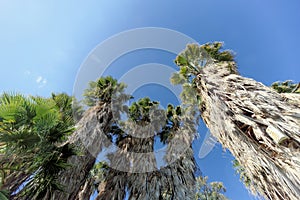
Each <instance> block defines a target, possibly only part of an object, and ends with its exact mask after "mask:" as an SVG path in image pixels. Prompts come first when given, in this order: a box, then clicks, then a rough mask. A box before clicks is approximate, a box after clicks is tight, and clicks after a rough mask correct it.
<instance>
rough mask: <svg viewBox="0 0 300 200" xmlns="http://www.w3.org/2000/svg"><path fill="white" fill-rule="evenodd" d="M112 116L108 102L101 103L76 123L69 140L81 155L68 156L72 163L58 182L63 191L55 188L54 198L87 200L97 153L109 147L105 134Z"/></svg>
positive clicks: (92, 187)
mask: <svg viewBox="0 0 300 200" xmlns="http://www.w3.org/2000/svg"><path fill="white" fill-rule="evenodd" d="M111 119H112V112H111V106H110V104H109V103H103V104H100V105H97V106H94V107H92V108H90V109H89V110H88V111H87V112H86V114H85V115H84V116H83V118H82V119H81V120H80V121H79V122H78V124H77V125H76V126H77V130H76V131H75V132H74V133H73V134H72V135H71V137H70V138H69V140H68V142H69V143H70V144H75V145H76V146H77V147H78V148H79V150H80V154H79V155H75V156H71V157H70V158H69V159H68V164H70V165H71V166H70V167H69V168H67V169H66V170H65V171H62V172H61V173H60V174H59V178H58V182H59V183H60V184H61V185H62V186H63V190H64V192H61V191H55V192H54V194H53V196H52V199H53V200H56V199H64V200H67V199H69V200H74V199H78V200H85V199H89V196H90V195H91V194H92V192H93V190H94V186H93V180H92V179H91V177H89V173H90V170H91V169H92V167H93V165H94V163H95V159H96V156H97V154H98V153H99V152H100V151H101V150H102V149H103V148H105V147H108V146H109V140H107V139H105V138H106V135H105V133H108V131H109V130H110V124H111Z"/></svg>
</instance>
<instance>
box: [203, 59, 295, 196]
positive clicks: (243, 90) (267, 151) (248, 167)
mask: <svg viewBox="0 0 300 200" xmlns="http://www.w3.org/2000/svg"><path fill="white" fill-rule="evenodd" d="M214 65H218V66H214ZM227 65H228V63H226V62H223V63H222V62H221V63H217V64H212V65H210V66H206V67H205V68H204V69H203V70H202V73H201V75H199V76H198V77H197V88H198V93H199V94H200V96H201V100H202V102H203V103H202V104H204V105H205V109H202V113H201V115H202V118H203V119H204V121H205V123H206V124H207V126H208V127H209V129H210V131H211V133H212V134H213V135H214V136H215V137H216V138H218V140H219V142H221V143H222V145H223V147H224V148H228V149H229V150H230V151H231V153H232V154H233V155H234V156H235V157H236V159H237V160H238V162H239V163H240V164H241V166H243V168H244V169H245V173H246V174H247V176H248V177H249V178H250V179H251V182H250V184H249V188H250V190H251V191H252V192H253V193H257V192H258V193H260V194H262V195H263V196H264V197H266V198H268V199H278V200H279V199H294V200H296V199H298V197H299V196H300V189H299V185H300V173H299V172H300V126H299V116H300V107H299V96H298V97H294V98H289V97H286V98H284V97H283V95H281V94H278V93H277V92H275V91H274V90H272V89H270V88H269V87H266V86H264V85H263V84H261V83H259V82H256V81H254V80H253V79H249V78H244V77H241V76H239V75H236V74H231V73H230V72H229V71H228V66H227ZM275 130H276V131H275ZM275 132H276V133H275Z"/></svg>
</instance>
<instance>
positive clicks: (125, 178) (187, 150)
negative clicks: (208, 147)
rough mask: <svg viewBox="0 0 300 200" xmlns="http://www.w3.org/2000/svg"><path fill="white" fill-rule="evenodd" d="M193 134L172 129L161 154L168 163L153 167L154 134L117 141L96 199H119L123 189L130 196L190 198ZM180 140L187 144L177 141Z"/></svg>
mask: <svg viewBox="0 0 300 200" xmlns="http://www.w3.org/2000/svg"><path fill="white" fill-rule="evenodd" d="M194 134H195V133H194V132H193V133H192V134H191V133H190V132H189V131H183V132H181V133H176V136H175V137H174V138H173V139H172V140H171V142H170V144H169V145H168V149H167V153H166V156H165V160H166V162H167V163H168V164H169V165H167V166H166V167H164V168H162V169H158V168H157V163H156V160H155V156H154V153H153V152H154V137H149V138H134V137H131V136H128V137H126V138H124V139H123V140H121V141H120V142H119V144H118V146H119V150H118V152H117V153H114V154H113V155H112V156H109V159H110V161H111V165H112V167H113V168H111V169H110V171H109V173H108V176H107V177H106V180H105V182H103V183H101V184H100V185H99V187H98V191H99V194H98V197H97V198H96V199H97V200H110V199H116V200H121V199H124V197H125V196H126V190H127V192H128V199H130V200H157V199H174V200H177V199H178V200H181V199H193V198H194V193H193V189H194V187H193V186H194V184H195V176H194V172H195V169H196V167H195V161H194V157H193V151H192V147H191V146H190V144H191V140H192V139H193V136H194ZM183 142H186V143H187V144H184V145H180V144H183ZM171 143H172V144H171ZM182 147H183V148H182ZM130 152H134V155H132V154H131V153H130ZM135 153H137V154H135ZM146 153H147V154H146ZM173 155H177V157H175V158H174V157H173ZM178 155H180V156H178ZM117 169H118V170H117ZM120 170H122V171H120Z"/></svg>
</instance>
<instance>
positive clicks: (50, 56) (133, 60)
mask: <svg viewBox="0 0 300 200" xmlns="http://www.w3.org/2000/svg"><path fill="white" fill-rule="evenodd" d="M299 9H300V2H299V1H298V0H289V1H280V0H272V1H271V0H265V1H259V0H252V1H245V0H226V1H224V0H193V1H188V0H187V1H176V0H164V1H158V0H151V1H149V0H148V1H146V0H145V1H138V0H128V1H121V0H119V1H116V0H110V1H101V0H99V1H85V2H84V1H71V0H69V1H68V0H66V1H43V2H42V1H30V0H28V1H14V0H0V28H1V29H0V30H1V31H0V69H1V75H2V77H1V79H0V89H1V92H2V91H19V92H22V93H26V94H33V95H35V94H37V95H42V96H49V94H50V93H51V92H67V93H69V94H72V90H73V84H74V81H75V78H76V74H77V71H78V70H79V67H80V65H81V63H82V62H83V60H84V59H85V58H86V56H87V55H88V53H89V52H90V51H91V50H92V49H93V48H94V47H95V46H96V45H97V44H99V43H101V42H103V41H104V40H105V39H107V38H108V37H110V36H112V35H114V34H117V33H119V32H121V31H125V30H129V29H132V28H141V27H148V26H151V27H163V28H169V29H173V30H176V31H179V32H182V33H184V34H186V35H188V36H190V37H191V38H194V39H195V40H197V41H198V42H199V43H206V42H209V41H224V42H225V48H228V49H232V50H233V51H235V52H236V60H237V62H238V65H239V71H240V73H241V74H242V75H243V76H247V77H251V78H254V79H255V80H257V81H260V82H262V83H264V84H266V85H270V84H271V83H272V82H274V81H277V80H286V79H291V80H294V81H296V82H299V81H300V79H299V72H300V68H299V64H298V63H299V61H298V57H299V53H300V50H299V47H300V38H299V35H300V20H299V19H300V12H299ZM135 56H136V57H134V55H133V57H130V55H129V57H128V58H127V59H125V60H124V61H126V63H127V65H130V64H142V63H147V62H158V63H165V64H168V65H172V60H173V59H174V56H173V55H170V54H167V53H162V52H157V51H156V52H155V51H153V52H152V51H149V52H144V54H143V56H139V53H138V52H137V54H136V55H135ZM121 61H122V58H121V59H120V60H119V61H118V60H117V61H116V62H114V63H113V64H112V66H111V67H112V68H113V67H114V66H115V67H117V66H116V65H121V64H122V65H123V64H124V62H121ZM174 67H175V66H174ZM116 69H117V68H115V70H112V71H111V72H112V73H116V74H117V72H118V70H116ZM108 73H109V72H108ZM141 91H142V90H141ZM148 92H149V91H148ZM144 93H145V95H147V91H144V92H142V93H141V94H143V95H144ZM150 93H151V92H149V95H151V94H150ZM162 101H164V100H162ZM201 130H202V129H201ZM203 131H204V132H205V130H204V129H203V130H202V131H201V132H203ZM202 138H203V137H202ZM200 143H201V139H200V141H199V144H200ZM195 148H198V147H197V144H195ZM231 159H232V157H231V156H230V154H228V153H224V152H223V150H222V148H221V146H220V145H218V146H217V147H216V148H214V151H213V152H211V153H210V154H209V155H208V156H207V157H206V158H205V159H202V160H199V159H198V163H199V164H200V167H201V170H202V172H203V173H204V175H208V176H209V177H210V180H221V181H223V182H224V184H225V186H226V187H227V196H228V197H230V198H231V199H251V198H252V197H251V196H249V195H248V194H247V191H246V190H245V189H243V186H242V185H241V184H240V183H239V181H238V177H237V176H234V172H233V170H232V169H231V163H230V160H231Z"/></svg>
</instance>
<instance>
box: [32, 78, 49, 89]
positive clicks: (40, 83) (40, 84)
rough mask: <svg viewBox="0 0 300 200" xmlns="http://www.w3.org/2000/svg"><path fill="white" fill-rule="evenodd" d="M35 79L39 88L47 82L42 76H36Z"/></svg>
mask: <svg viewBox="0 0 300 200" xmlns="http://www.w3.org/2000/svg"><path fill="white" fill-rule="evenodd" d="M35 81H36V83H37V84H38V86H39V88H41V87H44V86H45V85H46V84H47V79H46V78H44V77H42V76H38V77H37V78H36V80H35Z"/></svg>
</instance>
